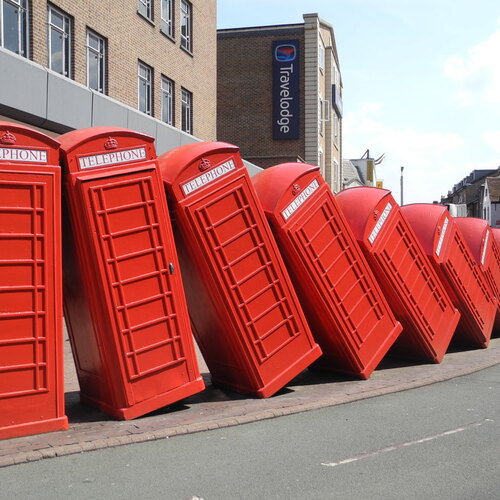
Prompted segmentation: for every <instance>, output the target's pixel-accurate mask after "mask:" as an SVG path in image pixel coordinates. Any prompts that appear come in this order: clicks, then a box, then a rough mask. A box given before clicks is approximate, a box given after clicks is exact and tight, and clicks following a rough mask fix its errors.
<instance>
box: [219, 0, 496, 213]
mask: <svg viewBox="0 0 500 500" xmlns="http://www.w3.org/2000/svg"><path fill="white" fill-rule="evenodd" d="M217 9H218V12H217V17H218V28H236V27H245V26H265V25H274V24H290V23H302V22H303V18H302V15H303V14H306V13H313V12H315V13H318V14H319V16H320V17H321V18H322V19H324V20H325V21H327V22H328V23H330V24H331V25H332V26H333V29H334V32H335V39H336V43H337V51H338V55H339V60H340V71H341V74H342V83H343V107H344V116H343V141H342V147H343V152H342V155H343V158H344V159H346V158H360V157H361V156H362V155H363V153H364V152H365V151H366V150H367V149H369V150H370V155H371V156H372V157H374V158H377V157H379V156H380V155H382V154H383V153H385V157H384V160H383V162H382V163H381V164H380V165H379V166H378V167H377V177H378V178H379V179H383V180H384V187H385V188H387V189H390V190H391V191H392V193H393V195H394V197H395V198H396V200H397V201H398V202H399V201H400V176H401V167H402V166H403V167H404V174H403V175H404V177H403V182H404V204H407V203H431V202H433V201H435V200H437V201H439V200H440V199H441V195H446V194H447V193H448V191H449V190H451V189H452V188H453V185H454V184H456V183H458V182H459V181H461V180H462V179H463V178H464V177H466V176H467V175H468V174H469V173H470V172H471V171H472V170H474V169H496V168H497V167H499V166H500V1H498V0H475V1H474V2H471V1H470V0H467V1H466V0H419V1H415V0H308V1H303V0H302V1H301V0H286V1H285V0H251V1H250V0H218V2H217Z"/></svg>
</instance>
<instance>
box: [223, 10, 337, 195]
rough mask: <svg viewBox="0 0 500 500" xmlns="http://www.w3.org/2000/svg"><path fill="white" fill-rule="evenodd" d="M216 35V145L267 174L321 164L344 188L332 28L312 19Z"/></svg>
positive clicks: (326, 175) (331, 181)
mask: <svg viewBox="0 0 500 500" xmlns="http://www.w3.org/2000/svg"><path fill="white" fill-rule="evenodd" d="M303 18H304V22H303V23H300V24H289V25H279V26H263V27H253V28H237V29H222V30H218V32H217V132H218V139H219V140H223V141H227V142H230V143H233V144H236V145H238V146H240V148H241V152H242V154H243V156H244V158H246V159H247V160H249V161H251V162H253V163H254V164H256V165H258V166H260V167H262V168H266V167H269V166H271V165H275V164H277V163H282V162H287V161H304V162H307V163H311V164H314V165H319V166H320V169H321V173H322V174H323V176H324V178H325V180H326V181H327V183H328V184H329V185H330V186H331V187H332V189H333V190H334V191H339V190H340V189H341V188H342V183H341V165H342V80H341V75H340V69H339V68H340V66H339V60H338V55H337V48H336V43H335V36H334V31H333V28H332V26H331V25H330V24H328V23H327V22H325V21H323V20H321V19H320V18H319V17H318V15H317V14H305V15H304V16H303Z"/></svg>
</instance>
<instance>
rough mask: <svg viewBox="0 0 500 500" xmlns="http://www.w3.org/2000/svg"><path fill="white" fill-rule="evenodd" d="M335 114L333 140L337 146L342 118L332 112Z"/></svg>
mask: <svg viewBox="0 0 500 500" xmlns="http://www.w3.org/2000/svg"><path fill="white" fill-rule="evenodd" d="M332 115H333V142H334V144H335V145H336V146H338V145H339V128H340V120H339V117H338V116H337V114H336V113H332Z"/></svg>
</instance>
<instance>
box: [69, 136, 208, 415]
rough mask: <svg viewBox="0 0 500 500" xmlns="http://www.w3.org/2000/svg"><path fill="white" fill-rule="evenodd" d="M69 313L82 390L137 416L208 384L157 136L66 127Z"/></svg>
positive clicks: (113, 409)
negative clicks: (192, 322) (193, 329)
mask: <svg viewBox="0 0 500 500" xmlns="http://www.w3.org/2000/svg"><path fill="white" fill-rule="evenodd" d="M60 140H61V151H62V153H63V164H64V167H65V169H66V176H65V181H66V188H67V189H66V192H67V197H68V203H67V206H68V209H69V212H70V220H68V224H67V225H66V228H67V230H68V235H69V233H70V232H71V233H72V238H70V237H68V238H67V240H66V245H65V252H66V254H67V256H68V258H67V259H65V263H66V264H65V298H64V305H65V312H66V317H67V320H68V326H69V328H68V330H69V334H70V339H71V342H72V348H73V353H74V357H75V361H76V365H77V373H78V377H79V381H80V388H81V399H82V400H83V401H85V402H88V403H90V404H92V405H94V406H97V407H98V408H100V409H101V410H103V411H105V412H107V413H109V414H110V415H113V416H114V417H116V418H119V419H130V418H135V417H137V416H140V415H143V414H145V413H147V412H150V411H153V410H156V409H158V408H160V407H162V406H166V405H168V404H170V403H173V402H175V401H178V400H179V399H182V398H184V397H187V396H190V395H191V394H194V393H196V392H198V391H200V390H202V389H203V388H204V384H203V381H202V379H201V377H200V374H199V371H198V367H197V363H196V357H195V353H194V345H193V342H192V337H191V331H190V326H189V316H188V313H187V305H186V302H185V297H184V290H183V286H182V281H181V276H180V271H179V264H178V260H177V255H176V250H175V247H174V242H173V234H172V230H171V226H170V221H169V219H168V217H167V213H168V209H167V207H166V201H165V197H164V192H163V187H162V185H161V180H160V178H159V175H158V171H157V165H158V163H157V159H156V154H155V151H154V147H153V144H152V138H149V137H147V136H144V135H142V134H138V133H135V132H132V131H129V130H124V129H108V128H95V129H87V130H83V131H77V132H70V133H68V134H65V135H63V136H61V138H60Z"/></svg>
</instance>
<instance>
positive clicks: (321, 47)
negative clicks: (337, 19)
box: [318, 37, 326, 73]
mask: <svg viewBox="0 0 500 500" xmlns="http://www.w3.org/2000/svg"><path fill="white" fill-rule="evenodd" d="M325 64H326V47H325V44H324V43H323V40H322V39H321V37H320V38H319V40H318V68H319V70H320V71H321V72H322V73H323V72H324V71H325Z"/></svg>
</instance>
